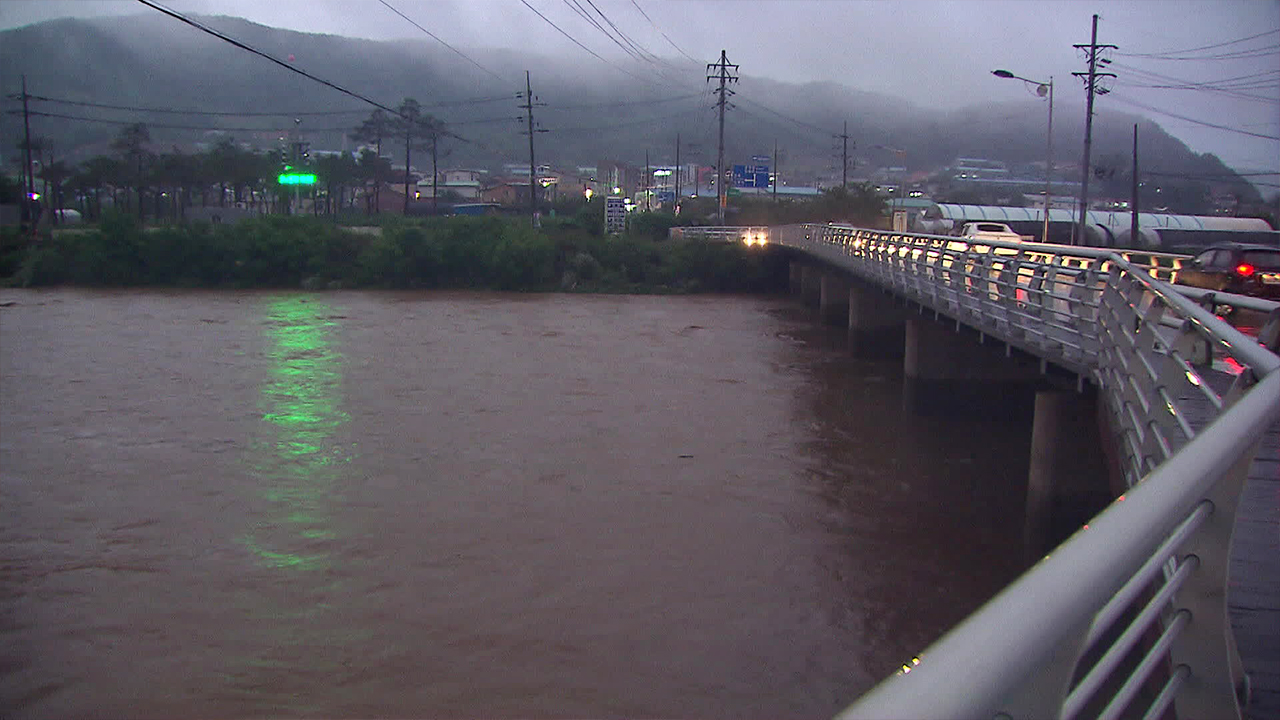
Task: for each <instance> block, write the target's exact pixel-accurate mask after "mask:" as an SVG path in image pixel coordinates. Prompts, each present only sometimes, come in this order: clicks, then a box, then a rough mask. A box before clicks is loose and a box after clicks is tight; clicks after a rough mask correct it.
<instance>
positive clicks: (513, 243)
mask: <svg viewBox="0 0 1280 720" xmlns="http://www.w3.org/2000/svg"><path fill="white" fill-rule="evenodd" d="M589 210H590V208H586V209H584V210H583V212H581V213H579V214H577V215H572V216H560V217H554V218H547V219H546V220H545V221H544V222H543V224H542V227H541V228H534V227H532V226H531V224H530V222H529V220H528V219H527V218H515V217H433V218H408V219H406V218H403V217H401V218H385V217H384V218H383V219H382V221H381V222H380V223H379V225H378V226H376V227H366V228H353V227H349V226H344V225H341V224H338V223H335V222H333V221H331V220H327V219H323V218H314V217H305V216H263V217H258V218H253V219H249V220H244V221H241V222H238V223H234V224H210V223H190V224H182V225H168V226H156V227H144V226H142V225H140V224H139V222H138V220H137V218H136V216H134V215H132V214H127V213H123V212H110V211H108V212H105V213H104V214H103V217H102V221H101V222H100V223H98V224H96V225H93V226H82V227H76V228H62V229H57V230H54V231H50V230H45V231H43V232H42V233H41V234H40V235H39V236H38V237H37V238H36V240H35V241H34V242H28V241H26V239H25V238H24V237H23V236H21V235H19V234H18V232H17V230H16V229H13V228H10V229H5V230H4V232H3V237H0V274H2V275H3V276H4V277H5V279H4V280H3V282H4V284H6V285H9V286H18V287H36V286H48V285H67V284H69V285H81V286H136V287H193V288H194V287H207V288H258V287H275V288H286V287H300V288H306V289H316V290H319V289H337V288H423V289H428V288H474V289H493V290H517V291H549V290H563V291H576V292H631V293H668V292H670V293H682V292H703V291H710V292H759V291H766V290H770V289H775V288H778V287H785V283H786V276H787V271H786V262H785V259H783V258H781V257H780V253H778V252H776V251H770V250H769V249H767V248H766V249H761V248H754V247H753V248H748V247H745V246H743V245H739V244H724V243H705V242H676V241H670V240H667V239H666V236H667V230H668V228H670V227H671V226H672V225H674V224H676V221H675V218H674V217H672V216H670V215H662V214H659V213H647V214H645V215H644V216H643V220H642V221H637V222H634V223H632V225H631V228H630V229H629V231H628V233H627V234H624V235H621V236H612V237H611V236H606V235H603V234H602V232H601V228H600V225H601V223H600V222H598V218H596V217H595V213H594V212H588V211H589ZM601 214H603V213H601Z"/></svg>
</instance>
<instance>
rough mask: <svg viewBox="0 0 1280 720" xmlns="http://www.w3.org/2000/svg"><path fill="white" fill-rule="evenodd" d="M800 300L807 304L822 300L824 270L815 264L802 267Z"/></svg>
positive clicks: (814, 303) (816, 303) (815, 303)
mask: <svg viewBox="0 0 1280 720" xmlns="http://www.w3.org/2000/svg"><path fill="white" fill-rule="evenodd" d="M800 301H801V302H803V303H804V304H805V305H818V304H820V303H821V302H822V270H821V269H819V268H818V267H816V266H814V265H808V264H805V265H802V266H801V267H800Z"/></svg>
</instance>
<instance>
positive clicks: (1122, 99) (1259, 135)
mask: <svg viewBox="0 0 1280 720" xmlns="http://www.w3.org/2000/svg"><path fill="white" fill-rule="evenodd" d="M1112 97H1113V98H1114V99H1116V100H1118V101H1119V102H1122V103H1124V104H1126V105H1133V106H1134V107H1139V108H1142V109H1143V110H1148V111H1150V112H1154V113H1159V114H1161V115H1167V116H1169V117H1172V118H1177V119H1179V120H1185V121H1186V122H1189V123H1194V124H1196V125H1203V126H1204V127H1210V128H1215V129H1217V130H1224V131H1227V132H1233V133H1238V134H1240V135H1248V136H1250V137H1256V138H1262V139H1263V140H1280V137H1278V136H1275V135H1264V134H1262V133H1256V132H1251V131H1249V130H1242V129H1240V128H1233V127H1228V126H1226V125H1218V124H1217V123H1211V122H1205V121H1204V120H1197V119H1195V118H1191V117H1187V116H1186V115H1179V114H1178V113H1174V112H1170V111H1168V110H1162V109H1160V108H1157V107H1152V106H1150V105H1147V104H1145V103H1140V102H1138V101H1136V100H1130V99H1128V98H1125V97H1123V96H1120V95H1116V94H1114V93H1112Z"/></svg>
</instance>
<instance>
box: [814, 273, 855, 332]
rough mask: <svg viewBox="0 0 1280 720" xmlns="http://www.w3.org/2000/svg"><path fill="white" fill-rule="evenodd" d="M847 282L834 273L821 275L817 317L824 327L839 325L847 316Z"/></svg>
mask: <svg viewBox="0 0 1280 720" xmlns="http://www.w3.org/2000/svg"><path fill="white" fill-rule="evenodd" d="M848 287H849V282H848V281H847V280H845V279H844V278H843V277H841V276H840V275H837V274H836V273H834V272H830V271H828V272H824V273H822V281H821V286H820V293H819V299H818V317H819V319H820V320H821V322H822V323H823V324H824V325H839V324H841V323H843V322H844V321H845V318H846V317H848V314H849V290H848Z"/></svg>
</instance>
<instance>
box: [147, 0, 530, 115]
mask: <svg viewBox="0 0 1280 720" xmlns="http://www.w3.org/2000/svg"><path fill="white" fill-rule="evenodd" d="M522 1H523V0H522ZM138 2H140V3H142V4H143V5H146V6H147V7H149V8H151V9H153V10H159V11H160V12H162V13H164V14H165V15H168V16H169V17H171V18H174V19H175V20H178V21H180V22H184V23H186V24H187V25H190V26H191V27H193V28H196V29H197V30H200V31H201V32H204V33H208V34H209V35H212V36H214V37H216V38H218V39H219V40H222V41H224V42H229V43H231V44H232V45H235V46H236V47H238V48H240V49H241V50H247V51H249V52H251V53H253V54H254V55H257V56H259V57H261V58H265V59H267V60H270V61H271V62H273V63H275V64H276V65H279V66H280V67H282V68H284V69H286V70H288V71H289V72H294V73H297V74H299V75H301V76H303V77H305V78H307V79H309V80H314V81H316V82H318V83H320V84H321V85H325V86H327V87H331V88H333V89H334V90H337V91H338V92H340V93H343V94H345V95H350V96H351V97H353V98H356V99H357V100H362V101H364V102H366V103H369V104H370V105H372V106H374V107H376V108H379V109H382V110H386V111H387V112H389V113H391V114H392V115H396V116H399V115H400V113H399V112H398V111H397V110H395V109H393V108H389V107H387V106H386V105H383V104H382V103H380V102H378V101H376V100H371V99H369V98H367V97H365V96H364V95H361V94H360V93H358V92H355V91H353V90H348V89H346V88H344V87H342V86H340V85H335V84H334V83H331V82H329V81H328V80H325V79H324V78H320V77H316V76H315V75H312V74H311V73H309V72H307V71H306V70H302V69H300V68H296V67H294V66H292V65H290V64H289V63H287V62H285V61H283V60H281V59H279V58H276V57H273V56H271V55H268V54H267V53H265V52H262V51H261V50H258V49H256V48H253V47H250V46H248V45H246V44H244V43H242V42H240V41H239V40H236V39H235V38H233V37H231V36H229V35H226V34H224V33H221V32H219V31H217V30H214V29H213V28H210V27H207V26H205V25H203V24H201V23H198V22H196V21H195V20H192V19H190V18H188V17H186V16H185V15H183V14H182V13H179V12H176V11H174V10H170V9H169V8H167V7H164V6H163V5H160V4H159V3H155V2H152V0H138Z"/></svg>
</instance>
